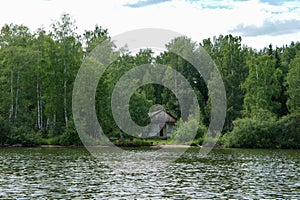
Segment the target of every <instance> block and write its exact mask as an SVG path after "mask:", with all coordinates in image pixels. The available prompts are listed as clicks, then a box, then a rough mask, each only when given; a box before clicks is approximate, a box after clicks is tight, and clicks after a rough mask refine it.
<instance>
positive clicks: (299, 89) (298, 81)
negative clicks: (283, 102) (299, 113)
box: [286, 50, 300, 112]
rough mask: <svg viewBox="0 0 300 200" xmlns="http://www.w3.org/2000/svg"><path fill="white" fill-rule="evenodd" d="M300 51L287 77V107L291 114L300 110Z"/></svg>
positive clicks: (291, 64) (290, 66) (292, 61)
mask: <svg viewBox="0 0 300 200" xmlns="http://www.w3.org/2000/svg"><path fill="white" fill-rule="evenodd" d="M299 77H300V50H299V51H298V54H297V56H296V57H295V58H294V59H293V60H291V63H290V65H289V72H288V74H287V77H286V83H287V86H288V90H287V94H288V97H289V99H288V101H287V105H288V108H289V111H290V112H293V111H295V110H297V109H298V110H299V109H300V78H299Z"/></svg>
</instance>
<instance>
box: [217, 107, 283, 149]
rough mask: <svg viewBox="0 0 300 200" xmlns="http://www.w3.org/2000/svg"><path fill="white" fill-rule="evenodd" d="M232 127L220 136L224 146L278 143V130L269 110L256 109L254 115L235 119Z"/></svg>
mask: <svg viewBox="0 0 300 200" xmlns="http://www.w3.org/2000/svg"><path fill="white" fill-rule="evenodd" d="M233 125H234V128H233V130H232V131H231V132H228V133H226V134H225V135H224V136H223V138H222V140H221V141H222V143H223V145H224V146H226V147H246V148H274V147H277V145H278V136H280V132H279V131H278V129H277V127H276V117H275V116H274V115H273V114H272V113H271V112H269V111H266V110H258V111H257V112H256V113H255V114H254V115H252V116H250V117H247V118H243V119H237V120H235V121H234V122H233Z"/></svg>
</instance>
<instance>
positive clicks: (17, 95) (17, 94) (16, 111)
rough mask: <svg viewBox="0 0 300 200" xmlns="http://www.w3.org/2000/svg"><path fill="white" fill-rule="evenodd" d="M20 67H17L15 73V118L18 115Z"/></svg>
mask: <svg viewBox="0 0 300 200" xmlns="http://www.w3.org/2000/svg"><path fill="white" fill-rule="evenodd" d="M21 69H22V67H21V66H19V67H18V75H17V92H16V106H15V119H17V117H18V109H19V94H20V72H21Z"/></svg>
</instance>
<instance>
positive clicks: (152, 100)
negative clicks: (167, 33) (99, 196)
mask: <svg viewBox="0 0 300 200" xmlns="http://www.w3.org/2000/svg"><path fill="white" fill-rule="evenodd" d="M76 29H77V27H76V24H75V21H74V20H73V19H72V18H71V17H70V15H68V14H63V15H62V16H61V18H60V19H59V20H57V21H55V22H54V23H53V24H52V25H51V29H50V31H45V30H44V29H42V28H40V29H38V30H36V31H34V32H32V31H31V30H30V29H29V28H28V27H26V26H24V25H16V24H7V25H4V26H3V27H2V28H1V32H0V146H6V145H14V144H21V145H23V146H33V145H40V144H56V145H82V144H81V140H80V138H79V137H78V134H77V132H76V129H75V126H74V121H73V116H72V92H73V85H74V80H75V78H76V75H77V72H78V70H79V68H80V66H81V64H82V61H83V60H84V59H85V57H87V55H88V54H89V53H90V52H91V51H92V50H93V49H94V48H95V47H96V46H97V45H98V44H99V43H100V42H101V41H104V40H107V39H109V38H110V36H109V32H108V30H107V29H105V28H103V27H101V26H99V25H96V26H95V29H94V30H86V31H85V32H84V33H83V34H82V35H79V34H78V33H76ZM182 39H183V40H184V41H185V42H188V43H189V44H190V46H191V48H195V49H196V47H197V46H201V47H203V48H204V49H205V50H206V51H207V53H208V54H209V55H210V56H211V58H212V59H213V61H214V62H215V64H216V66H217V67H218V70H219V71H220V73H221V76H222V79H223V81H224V85H225V89H226V98H227V114H226V119H225V125H224V128H223V131H222V133H221V134H222V136H221V138H220V140H219V141H218V143H219V144H220V145H222V146H224V147H238V148H300V43H299V42H298V41H295V42H291V43H290V44H286V45H284V46H282V47H274V46H272V44H270V45H269V46H267V47H265V48H263V49H260V50H256V49H253V48H251V47H248V46H246V45H243V44H242V38H241V37H240V36H233V35H220V36H217V37H213V38H208V39H204V40H203V41H202V42H201V43H195V42H193V41H192V40H191V39H189V38H182ZM175 43H176V39H174V40H173V41H172V42H170V43H169V44H166V48H167V49H170V48H171V47H172V45H174V44H175ZM111 48H113V45H112V47H111ZM153 63H154V64H162V65H166V66H170V67H172V68H174V69H176V70H177V71H178V72H180V73H181V74H182V75H183V76H184V77H185V78H186V79H187V80H189V82H190V84H191V86H192V88H193V89H194V91H195V93H196V95H197V100H198V104H199V106H200V116H199V117H200V124H198V125H197V127H198V130H197V135H196V137H195V138H194V141H193V144H199V145H201V144H202V142H203V138H204V137H205V136H206V132H207V127H208V124H209V121H210V93H209V91H208V89H207V86H206V84H205V82H204V80H203V78H202V77H201V76H200V75H199V74H198V73H197V72H195V70H194V68H193V67H191V64H190V63H189V62H187V61H185V60H184V59H183V58H181V57H179V56H177V55H175V54H174V53H172V52H170V51H165V52H162V53H160V54H159V55H155V54H154V52H153V51H152V50H150V49H144V50H140V51H139V52H138V53H137V54H135V55H132V54H130V53H129V52H127V51H126V50H124V52H120V55H119V58H118V60H117V62H114V63H112V64H111V65H110V66H109V67H108V69H107V70H106V71H105V73H104V75H103V76H102V77H101V79H100V81H99V84H98V87H97V92H96V97H95V101H96V108H95V109H96V113H97V117H98V120H99V123H100V124H101V127H102V129H103V131H104V133H105V134H107V135H108V136H109V137H119V133H120V129H119V128H118V126H117V125H116V123H115V122H114V119H113V115H112V111H111V104H110V102H111V94H112V91H113V89H114V86H115V84H116V82H117V81H118V80H119V78H120V77H122V75H123V74H124V73H125V72H127V71H128V70H130V69H132V68H134V67H135V66H139V65H141V64H153ZM170 76H171V74H170ZM144 79H147V74H145V77H144ZM155 104H161V105H163V106H164V108H165V109H166V110H167V111H168V112H170V113H172V114H173V115H174V116H177V117H178V118H180V117H181V114H180V106H179V105H178V100H177V99H176V97H175V95H174V94H173V93H172V92H171V91H170V90H169V89H167V88H165V87H163V86H161V85H157V84H148V85H145V86H143V87H141V88H139V89H138V90H136V92H135V94H134V95H133V96H132V98H131V101H130V114H131V116H132V118H133V120H134V121H135V122H136V123H137V124H139V125H146V124H147V123H148V121H149V118H148V115H147V113H148V112H149V108H150V107H151V106H153V105H155ZM182 124H183V123H182V121H181V120H179V122H178V124H177V125H176V126H177V130H176V134H183V133H184V134H188V130H189V128H191V127H192V126H191V127H188V124H187V125H184V126H183V125H182ZM183 129H184V130H183Z"/></svg>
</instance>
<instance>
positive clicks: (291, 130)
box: [277, 110, 300, 149]
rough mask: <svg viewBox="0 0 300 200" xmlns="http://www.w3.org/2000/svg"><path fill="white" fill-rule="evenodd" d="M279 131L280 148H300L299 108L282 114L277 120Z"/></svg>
mask: <svg viewBox="0 0 300 200" xmlns="http://www.w3.org/2000/svg"><path fill="white" fill-rule="evenodd" d="M277 127H278V130H280V132H281V134H282V135H281V137H280V147H281V148H297V149H299V148H300V110H298V111H295V112H293V113H292V114H289V115H287V116H284V117H283V118H282V119H280V120H279V121H278V122H277Z"/></svg>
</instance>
